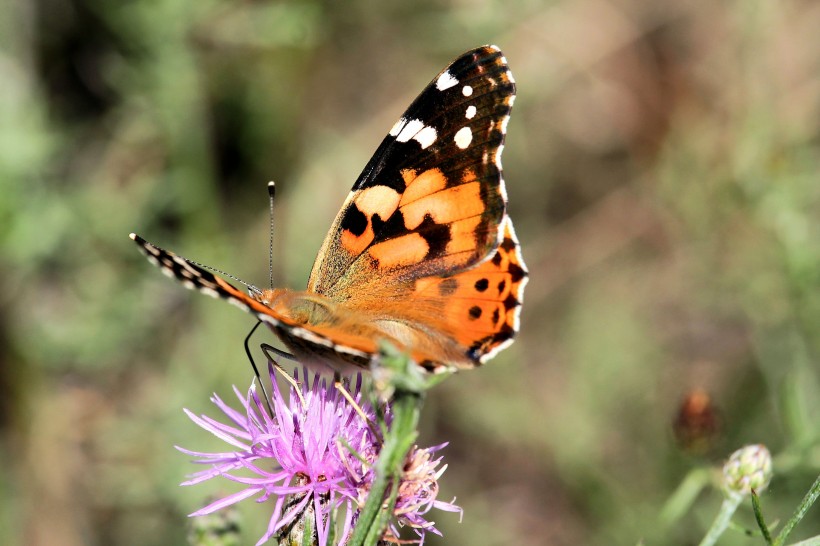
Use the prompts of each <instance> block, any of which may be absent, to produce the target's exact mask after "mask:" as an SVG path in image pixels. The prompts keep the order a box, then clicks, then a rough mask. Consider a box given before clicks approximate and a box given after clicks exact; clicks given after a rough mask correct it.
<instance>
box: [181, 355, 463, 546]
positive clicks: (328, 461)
mask: <svg viewBox="0 0 820 546" xmlns="http://www.w3.org/2000/svg"><path fill="white" fill-rule="evenodd" d="M270 374H271V382H272V384H273V391H272V397H271V398H272V399H271V406H272V409H273V417H271V416H270V415H269V414H268V412H267V406H266V405H265V403H264V402H263V401H262V400H260V398H259V396H258V395H257V393H256V389H255V385H252V386H251V388H250V390H249V391H248V396H247V397H243V396H242V395H241V393H240V392H239V390H238V389H236V387H234V393H235V394H236V397H237V399H238V400H239V402H240V403H241V404H242V407H243V411H237V410H235V409H233V408H232V407H230V406H229V405H228V404H227V403H225V402H224V401H223V400H222V399H221V398H219V397H218V396H217V395H215V394H214V395H213V396H212V398H211V401H212V402H213V403H214V404H216V406H217V407H218V408H219V409H220V410H222V412H223V413H224V414H225V415H226V416H227V417H228V419H229V420H230V421H232V424H225V423H221V422H219V421H216V420H214V419H211V418H210V417H207V416H204V415H203V416H196V415H194V414H193V413H191V412H190V411H188V410H187V409H186V410H185V413H186V414H187V415H188V416H189V417H190V418H191V420H192V421H194V422H195V423H196V424H197V425H199V426H200V427H202V428H204V429H205V430H207V431H208V432H210V433H212V434H214V435H215V436H217V437H218V438H221V439H222V440H224V441H225V442H227V443H228V444H230V445H231V446H232V449H233V451H226V452H218V453H207V452H197V451H190V450H187V449H183V448H181V447H177V449H179V450H180V451H182V452H183V453H186V454H188V455H192V456H194V457H196V458H197V459H196V460H195V461H194V462H195V463H197V464H205V465H210V468H207V469H205V470H202V471H200V472H197V473H195V474H192V475H191V476H190V479H189V480H188V481H186V482H184V483H183V484H182V485H193V484H196V483H201V482H203V481H206V480H209V479H211V478H214V477H217V476H222V477H224V478H227V479H229V480H231V481H235V482H237V483H240V484H242V485H244V486H245V487H244V489H242V490H241V491H239V492H237V493H234V494H232V495H229V496H227V497H225V498H222V499H220V500H217V501H215V502H213V503H211V504H209V505H208V506H205V507H204V508H201V509H200V510H197V511H196V512H194V513H192V514H190V515H191V516H201V515H205V514H210V513H212V512H215V511H217V510H219V509H222V508H225V507H227V506H231V505H233V504H235V503H237V502H239V501H241V500H244V499H246V498H249V497H253V496H255V495H259V497H258V498H257V502H266V501H268V500H269V499H271V500H272V501H273V502H274V506H273V513H272V515H271V518H270V522H269V524H268V528H267V531H266V532H265V534H264V535H263V536H262V538H261V539H260V540H259V542H258V543H257V545H259V544H262V543H264V542H266V541H268V540H269V539H270V538H271V537H273V536H274V535H277V534H278V533H280V532H282V531H284V530H286V529H287V528H288V527H289V526H290V525H292V524H294V523H295V522H297V520H298V519H299V518H300V517H301V516H302V515H303V514H305V513H306V512H308V511H311V510H309V509H311V508H312V512H313V513H314V514H315V516H316V517H315V521H316V530H317V536H318V540H319V544H320V545H322V546H326V545H327V544H328V537H329V536H330V532H331V529H330V526H331V525H332V524H333V521H332V518H331V517H330V516H331V513H332V512H334V511H336V513H337V514H340V515H341V514H344V516H343V518H342V519H341V522H342V529H341V532H340V533H339V534H338V535H337V536H339V537H342V540H341V541H340V542H339V544H343V543H344V540H345V539H346V538H347V537H348V536H349V535H350V532H351V530H352V528H353V524H354V523H355V521H356V519H357V516H358V510H359V509H360V508H361V507H362V506H363V505H364V501H365V500H366V497H367V493H368V492H369V489H370V485H371V484H372V481H373V478H374V475H373V474H374V473H373V469H372V463H373V462H375V460H376V459H377V458H378V455H379V451H380V449H381V445H382V438H381V435H380V433H379V432H378V429H377V427H376V426H374V423H375V411H374V410H373V408H372V407H371V406H370V404H368V403H367V402H364V401H363V396H362V393H361V387H362V377H361V375H358V376H357V377H356V380H355V385H354V384H352V383H351V381H350V380H349V379H345V381H344V384H345V388H346V389H347V391H348V392H349V393H350V395H351V396H352V398H353V400H354V401H355V404H356V405H355V406H354V405H353V404H351V403H350V402H349V401H348V400H347V399H346V398H345V397H344V396H343V395H342V394H341V392H340V391H339V390H338V389H336V388H335V386H334V385H332V384H331V385H328V382H327V380H325V379H322V378H321V377H320V376H319V375H315V376H313V378H312V379H311V378H310V376H309V375H308V373H307V370H303V372H302V376H303V380H302V381H301V382H299V375H298V371H297V372H296V373H295V374H294V377H295V379H296V381H297V382H298V383H299V389H298V390H297V389H296V388H294V387H293V386H291V388H290V392H289V397H288V400H285V397H284V396H283V394H282V392H281V391H280V389H279V387H278V385H277V383H276V380H275V377H274V372H273V368H272V367H271V368H270ZM381 409H382V414H383V415H384V416H385V420H386V421H387V422H388V424H389V422H390V412H389V407H383V408H381ZM359 410H360V411H361V414H360V413H359ZM348 446H349V447H348ZM442 447H444V445H441V446H436V447H434V448H429V449H417V448H414V449H413V450H411V452H410V454H409V455H408V460H407V462H406V463H405V471H404V475H403V477H402V480H401V483H400V486H399V497H398V500H397V503H396V509H395V511H394V515H395V516H396V523H397V524H398V525H399V526H403V525H408V526H410V527H412V528H413V529H414V531H415V532H416V534H417V535H418V537H419V541H420V542H422V543H423V541H424V537H425V534H426V533H427V532H432V533H436V534H440V532H439V531H438V530H437V529H436V527H435V523H434V522H432V521H428V520H427V519H426V517H425V515H426V514H427V513H428V512H429V511H430V510H431V509H433V508H439V509H442V510H446V511H451V512H453V511H457V512H461V509H460V508H458V507H457V506H455V505H453V504H452V503H445V502H442V501H438V500H436V495H437V493H438V482H437V480H438V478H439V477H440V476H441V474H442V473H443V472H444V470H445V469H446V466H444V467H442V468H441V469H438V465H439V463H440V461H441V458H437V459H432V455H433V454H434V453H435V452H436V451H438V450H439V449H441V448H442ZM354 452H355V454H354ZM238 471H241V473H237V472H238ZM248 474H250V476H249V475H248ZM391 534H392V536H386V537H385V539H387V540H394V541H395V540H397V539H398V528H397V527H396V524H392V525H391V527H390V530H389V532H388V535H391Z"/></svg>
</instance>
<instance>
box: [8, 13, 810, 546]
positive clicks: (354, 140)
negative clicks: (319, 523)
mask: <svg viewBox="0 0 820 546" xmlns="http://www.w3.org/2000/svg"><path fill="white" fill-rule="evenodd" d="M3 7H4V9H3V16H2V17H0V48H1V49H0V81H1V83H0V219H2V221H1V222H0V298H2V300H0V301H1V302H2V303H0V460H1V461H2V465H1V466H0V543H2V544H26V545H35V546H39V545H66V546H74V545H103V544H141V545H155V544H156V545H160V544H182V543H184V536H185V525H186V517H185V515H186V514H187V513H189V512H191V511H193V510H195V509H197V508H199V507H200V506H202V505H203V503H204V502H205V501H206V497H208V496H209V495H214V494H217V493H219V492H220V490H219V486H220V485H219V484H217V483H209V484H207V485H199V486H195V487H191V488H180V487H179V486H178V485H177V484H178V483H179V482H180V481H182V480H183V479H184V476H185V474H186V473H189V472H191V471H193V470H195V469H194V467H193V466H192V465H190V464H189V462H188V457H186V456H184V455H182V454H180V453H178V452H176V451H175V450H174V449H173V445H174V444H179V445H183V446H185V447H188V448H191V449H203V450H204V449H211V448H214V449H215V448H218V447H219V442H218V441H217V440H215V439H212V438H210V437H209V435H208V434H207V433H206V432H204V431H201V430H199V429H197V427H195V426H194V425H193V424H192V423H190V422H189V421H188V419H187V418H186V417H185V415H184V414H183V413H182V410H181V408H182V407H188V408H190V409H192V410H194V411H196V412H208V413H210V414H211V415H215V414H216V411H215V410H214V409H212V407H211V406H210V404H209V402H208V396H209V394H210V393H211V392H213V391H217V392H219V393H220V394H221V395H223V396H229V394H230V392H229V389H230V385H231V384H237V385H238V386H240V388H241V389H245V388H246V386H247V385H248V383H249V380H250V371H249V367H248V365H247V362H246V359H245V355H244V352H243V349H242V338H243V336H244V335H245V334H246V333H247V331H248V329H249V328H250V326H251V325H252V324H253V320H252V319H251V318H250V317H248V316H245V315H243V314H242V313H240V312H238V311H237V310H236V309H234V308H232V307H230V306H228V305H225V304H224V303H223V302H217V301H215V300H211V299H209V298H204V297H201V296H199V295H195V294H193V293H191V292H188V291H186V290H184V289H183V288H181V287H180V286H179V285H178V284H176V283H173V282H170V281H168V280H167V279H165V278H164V277H163V276H162V275H160V274H159V272H158V271H157V270H156V269H154V268H152V267H151V266H150V265H149V264H148V263H147V262H146V261H145V259H144V258H142V257H141V256H140V255H139V254H138V252H137V250H136V249H135V248H134V245H133V243H131V241H129V240H128V238H127V235H128V233H129V232H130V231H136V232H138V233H140V234H141V235H143V236H145V237H146V238H148V239H149V240H152V241H154V242H156V243H157V244H159V245H162V246H165V247H167V248H170V249H174V250H176V251H177V252H179V253H180V254H182V255H184V256H186V257H188V258H191V259H194V260H197V261H200V262H203V263H207V264H210V265H213V266H215V267H219V268H222V269H224V270H227V271H229V272H230V273H232V274H234V275H237V276H239V277H241V278H243V279H245V280H247V281H249V282H252V283H255V284H257V285H260V286H265V285H266V283H267V275H268V271H267V269H268V256H267V242H268V202H267V194H266V190H265V186H266V183H267V182H268V180H271V179H273V180H276V182H277V187H278V192H279V195H278V199H277V202H276V211H275V216H276V236H275V249H274V275H275V278H276V280H277V284H280V285H287V286H291V287H297V288H301V287H303V286H304V284H305V282H306V279H307V275H308V272H309V269H310V266H311V264H312V261H313V258H314V256H315V252H316V250H317V249H318V248H319V245H320V243H321V240H322V238H323V237H324V234H325V232H326V230H327V228H328V226H329V225H330V222H331V220H332V218H333V217H334V215H335V214H336V211H337V210H338V208H339V206H340V204H341V202H342V201H343V199H344V197H345V196H346V194H347V192H348V190H349V188H350V186H351V185H352V182H353V180H354V179H355V178H356V176H357V175H358V174H359V172H360V170H361V168H362V167H363V166H364V164H365V163H366V161H367V159H368V158H369V157H370V154H371V153H372V152H373V150H374V149H375V148H376V146H377V145H378V143H379V142H380V141H381V139H382V138H383V136H384V134H385V132H386V131H387V130H388V129H389V128H390V127H391V126H392V124H393V122H394V121H395V119H396V118H397V117H398V116H399V115H400V114H401V112H402V111H403V109H404V108H405V107H406V106H407V105H408V104H409V102H410V101H411V100H412V99H413V98H414V97H415V95H416V94H417V93H418V92H419V91H420V90H421V89H422V87H423V86H424V85H425V84H426V83H427V82H428V81H429V80H430V79H431V78H432V77H433V76H434V75H435V74H436V73H437V72H438V71H439V70H440V69H441V68H442V67H444V66H445V64H446V63H447V62H449V61H450V60H451V59H452V58H454V57H455V56H457V55H458V54H460V53H461V52H462V51H464V50H466V49H469V48H472V47H474V46H477V45H480V44H484V43H496V44H498V45H499V46H501V47H502V48H503V50H504V52H505V54H506V56H507V58H508V60H509V63H510V66H511V68H512V71H513V73H514V75H515V79H516V81H517V82H518V87H519V92H518V99H517V101H516V103H515V109H514V111H513V117H512V120H511V122H510V125H509V132H508V139H507V146H506V148H505V153H504V167H505V175H506V179H507V188H508V192H509V195H510V214H511V216H512V218H513V219H514V221H515V226H516V228H517V231H518V235H519V237H520V239H521V242H522V246H523V253H524V257H525V260H526V262H527V264H528V266H529V268H530V272H531V280H530V284H529V286H528V289H527V292H526V298H525V305H524V309H523V314H522V324H523V327H522V331H521V334H520V337H519V339H518V341H517V342H516V343H515V344H514V345H513V346H512V348H510V349H509V350H507V351H505V352H503V353H502V354H501V355H500V356H499V357H498V358H496V359H495V361H493V362H492V363H491V364H489V365H488V366H486V367H485V368H483V369H480V370H478V371H475V372H470V373H463V374H460V375H457V376H456V377H454V378H451V379H450V380H449V381H447V382H445V383H444V384H443V385H442V386H440V387H438V388H436V389H435V390H434V391H433V392H432V393H431V395H430V397H429V400H428V402H427V404H426V406H425V411H424V414H423V416H422V419H423V428H424V430H423V443H424V444H425V445H431V444H436V443H440V442H443V441H449V442H450V446H449V447H448V448H447V449H446V450H445V452H444V454H445V457H446V462H448V463H449V465H450V467H449V470H448V471H447V473H446V474H445V475H444V477H443V479H442V491H441V496H442V498H443V499H445V500H449V499H451V498H452V497H453V496H456V497H458V503H459V504H460V505H462V506H463V507H464V508H465V514H464V521H463V523H461V524H458V521H457V520H458V518H457V516H455V515H452V514H440V515H437V517H435V518H434V519H436V521H437V523H438V524H439V527H440V528H441V529H442V530H443V531H444V534H445V537H446V538H445V539H444V540H437V541H436V540H431V541H430V544H445V543H446V544H475V545H495V544H511V543H514V544H525V545H530V544H532V545H540V544H553V545H571V544H572V545H575V544H588V545H611V544H626V545H629V544H636V543H637V542H638V541H639V540H640V539H644V540H645V543H646V544H655V545H658V544H695V543H697V541H698V540H699V539H700V537H702V535H703V533H704V531H705V529H706V527H707V526H708V524H709V522H710V521H711V519H712V517H713V516H714V514H715V513H716V510H717V507H718V505H719V503H720V500H721V496H720V494H719V493H718V492H716V491H714V490H711V489H707V490H705V491H704V492H702V494H701V495H700V496H699V497H698V498H697V501H696V502H695V504H694V506H693V507H692V508H691V510H686V511H684V513H683V514H682V515H681V516H680V517H679V518H678V519H676V520H675V521H662V519H661V517H660V515H659V514H660V512H661V507H662V506H663V504H664V503H665V502H666V501H667V499H668V498H669V497H670V495H672V493H673V491H675V489H676V488H677V486H678V485H679V484H680V482H681V481H682V480H683V479H684V476H686V474H687V473H688V472H689V471H690V469H692V468H695V467H698V466H701V465H710V464H719V462H720V461H721V460H722V459H723V458H725V457H726V456H728V454H729V453H731V452H732V451H733V450H734V449H736V448H738V447H740V446H742V445H744V444H747V443H753V442H763V443H765V444H767V445H768V446H769V447H770V448H771V449H772V451H773V453H775V455H776V456H777V457H776V466H775V470H776V472H777V475H776V476H775V478H774V481H773V483H772V485H771V487H770V490H769V491H768V492H767V493H766V494H765V495H764V497H763V502H764V509H765V510H766V513H767V515H768V516H769V517H770V518H771V519H776V518H780V519H781V520H784V519H785V518H787V517H788V515H789V514H790V513H791V511H792V510H793V508H794V507H795V506H796V504H797V503H798V501H799V499H800V498H801V497H802V495H803V494H804V493H805V491H806V490H807V488H808V486H809V485H810V484H811V482H812V481H813V480H814V478H815V477H816V475H817V473H818V471H820V444H819V443H818V436H819V434H820V433H819V432H818V429H820V425H819V423H820V371H819V370H820V291H818V287H820V222H818V219H819V218H820V34H818V32H817V29H820V4H818V3H817V2H812V1H809V0H805V1H799V0H791V1H774V0H771V1H762V0H743V1H736V2H712V1H705V0H700V1H698V0H695V1H690V2H652V1H649V0H581V1H574V2H573V1H568V0H567V1H557V0H556V1H554V2H538V1H533V0H530V1H512V2H505V1H500V0H496V1H491V0H487V1H471V0H463V1H452V0H450V1H448V0H438V1H434V0H424V1H421V2H413V3H411V2H401V3H398V2H397V3H392V2H378V1H375V0H369V1H368V0H348V1H344V2H341V1H337V2H319V1H316V2H301V1H296V0H293V1H290V2H288V1H279V2H271V1H263V0H259V1H244V2H241V1H233V2H229V1H216V0H152V1H147V0H132V1H129V2H112V1H106V0H38V1H26V0H7V1H6V2H5V3H4V6H3ZM271 337H272V335H271V334H269V333H266V334H264V336H263V337H259V338H257V340H258V341H262V340H263V339H267V340H268V341H270V339H269V338H271ZM694 389H702V390H703V391H705V392H706V393H708V394H709V396H710V397H711V400H712V403H713V404H714V405H715V407H716V408H717V410H716V411H717V417H716V418H715V421H714V422H715V423H717V424H716V425H714V426H712V424H710V423H712V422H713V421H710V420H709V419H706V422H707V425H708V426H705V427H702V428H705V430H707V432H709V431H711V432H709V434H707V436H708V438H707V439H706V440H705V441H704V442H701V443H702V444H703V445H704V446H705V447H704V449H702V450H701V452H702V454H700V455H692V454H691V453H690V452H687V451H686V450H684V449H682V446H681V443H680V442H676V441H675V436H674V434H673V432H672V428H673V427H672V424H673V422H674V421H675V419H676V415H677V412H678V407H679V405H680V404H681V401H682V400H683V399H684V397H685V396H686V395H687V393H689V392H691V391H693V390H694ZM695 428H697V427H695ZM690 451H691V450H690ZM223 485H225V486H226V489H225V490H223V491H222V492H223V493H224V492H225V491H231V489H230V485H229V484H223ZM269 511H270V506H269V505H267V506H265V505H262V506H257V505H254V504H253V503H248V504H247V505H244V506H243V507H242V508H241V509H240V514H241V516H242V518H243V528H244V532H245V533H246V535H245V536H246V539H245V541H246V542H249V543H252V542H255V541H256V538H257V537H258V536H260V535H261V534H262V532H263V531H264V528H265V521H266V516H267V515H268V514H269ZM817 514H818V507H815V509H814V510H813V512H812V514H810V516H809V520H808V521H806V522H805V523H804V524H803V525H802V526H801V527H799V528H798V531H797V533H796V534H795V535H793V538H794V539H798V538H801V537H803V538H805V537H807V536H810V535H813V534H817V533H820V517H817ZM738 520H739V521H740V522H741V523H743V524H745V525H747V526H748V527H753V519H752V517H751V514H750V511H749V510H748V508H747V507H744V508H743V509H742V510H741V512H740V513H739V516H738ZM752 543H756V542H754V541H753V540H751V539H749V538H747V537H744V536H743V535H742V534H741V533H737V532H730V533H729V534H727V535H726V536H725V538H724V540H723V542H722V544H752Z"/></svg>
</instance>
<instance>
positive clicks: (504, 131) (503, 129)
mask: <svg viewBox="0 0 820 546" xmlns="http://www.w3.org/2000/svg"><path fill="white" fill-rule="evenodd" d="M509 122H510V116H505V117H504V119H502V120H501V127H500V129H501V134H502V135H506V134H507V124H508V123H509Z"/></svg>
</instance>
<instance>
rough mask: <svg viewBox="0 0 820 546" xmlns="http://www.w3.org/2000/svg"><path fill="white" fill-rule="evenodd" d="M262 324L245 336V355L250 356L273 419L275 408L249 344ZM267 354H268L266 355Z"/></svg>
mask: <svg viewBox="0 0 820 546" xmlns="http://www.w3.org/2000/svg"><path fill="white" fill-rule="evenodd" d="M260 324H262V321H261V320H260V321H257V322H256V324H255V325H254V326H253V328H251V331H250V332H248V335H247V336H245V354H246V355H248V360H250V361H251V367H252V368H253V373H254V375H255V376H256V379H257V381H259V387H260V388H261V389H262V396H263V397H264V398H265V405H266V406H267V407H268V412H269V414H270V416H271V417H273V408H272V407H271V405H270V398H269V397H268V391H267V390H265V384H264V383H263V382H262V377H260V375H259V368H257V367H256V362H254V360H253V355H251V349H250V347H249V346H248V343H249V342H250V340H251V336H252V335H253V333H254V332H255V331H256V329H257V328H259V325H260ZM266 354H267V353H266Z"/></svg>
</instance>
